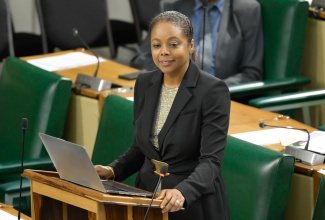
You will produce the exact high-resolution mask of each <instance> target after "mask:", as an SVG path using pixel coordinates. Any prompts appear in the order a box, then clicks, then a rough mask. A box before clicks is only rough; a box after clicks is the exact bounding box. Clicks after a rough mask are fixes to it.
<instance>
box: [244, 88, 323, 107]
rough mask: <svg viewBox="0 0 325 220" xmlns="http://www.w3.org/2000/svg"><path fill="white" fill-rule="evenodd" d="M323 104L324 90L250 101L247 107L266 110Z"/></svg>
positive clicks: (292, 93)
mask: <svg viewBox="0 0 325 220" xmlns="http://www.w3.org/2000/svg"><path fill="white" fill-rule="evenodd" d="M323 103H325V89H319V90H309V91H299V92H291V93H285V94H279V95H272V96H266V97H261V98H256V99H252V100H250V101H249V105H251V106H254V107H257V108H267V107H275V106H283V105H293V104H298V105H299V106H300V107H303V106H311V105H320V104H323Z"/></svg>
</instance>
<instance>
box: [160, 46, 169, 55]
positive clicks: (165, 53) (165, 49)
mask: <svg viewBox="0 0 325 220" xmlns="http://www.w3.org/2000/svg"><path fill="white" fill-rule="evenodd" d="M160 55H161V56H166V55H169V50H168V47H167V46H162V47H161V51H160Z"/></svg>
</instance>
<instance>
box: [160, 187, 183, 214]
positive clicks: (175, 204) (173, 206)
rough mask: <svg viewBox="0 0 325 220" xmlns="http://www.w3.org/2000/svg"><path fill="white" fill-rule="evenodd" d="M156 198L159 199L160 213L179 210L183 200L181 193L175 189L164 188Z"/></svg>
mask: <svg viewBox="0 0 325 220" xmlns="http://www.w3.org/2000/svg"><path fill="white" fill-rule="evenodd" d="M156 199H161V200H162V202H161V204H160V208H161V209H162V213H165V212H176V211H178V210H180V209H181V208H182V207H183V205H184V202H185V198H184V196H183V195H182V193H181V192H180V191H179V190H177V189H164V190H162V191H161V193H160V195H159V196H158V197H157V198H156Z"/></svg>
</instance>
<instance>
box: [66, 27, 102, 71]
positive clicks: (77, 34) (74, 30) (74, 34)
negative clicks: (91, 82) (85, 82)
mask: <svg viewBox="0 0 325 220" xmlns="http://www.w3.org/2000/svg"><path fill="white" fill-rule="evenodd" d="M72 35H73V36H75V37H77V38H78V39H79V41H80V42H81V44H82V45H83V46H84V47H85V48H86V49H87V50H88V51H89V52H91V53H92V54H93V55H94V56H95V57H96V59H97V66H96V70H95V72H94V74H93V76H94V77H97V74H98V69H99V63H100V61H99V57H98V56H97V54H95V53H94V52H92V51H91V50H90V47H89V46H88V44H87V43H86V41H84V39H83V38H82V37H81V36H80V34H79V31H78V30H77V29H76V28H72Z"/></svg>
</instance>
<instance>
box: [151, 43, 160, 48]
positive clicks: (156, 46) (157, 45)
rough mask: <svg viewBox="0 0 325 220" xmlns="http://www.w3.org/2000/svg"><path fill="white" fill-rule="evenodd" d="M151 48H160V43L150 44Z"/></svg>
mask: <svg viewBox="0 0 325 220" xmlns="http://www.w3.org/2000/svg"><path fill="white" fill-rule="evenodd" d="M152 47H153V48H160V44H152Z"/></svg>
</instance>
